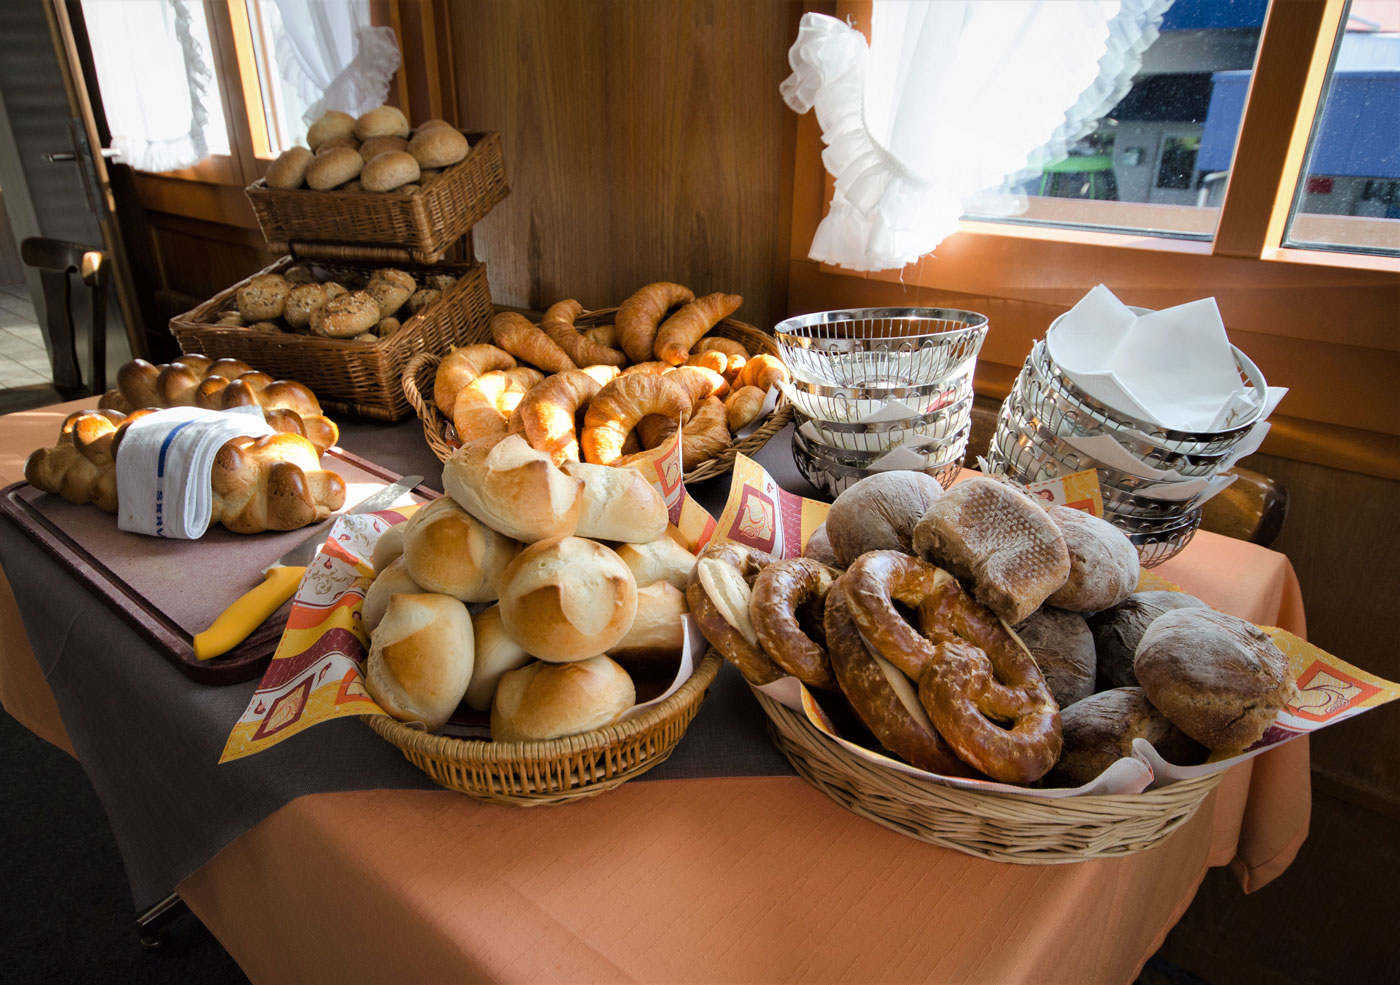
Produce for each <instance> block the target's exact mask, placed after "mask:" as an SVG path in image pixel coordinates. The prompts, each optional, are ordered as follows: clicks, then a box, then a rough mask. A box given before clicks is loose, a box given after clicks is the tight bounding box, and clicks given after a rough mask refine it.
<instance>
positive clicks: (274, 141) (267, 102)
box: [248, 0, 310, 157]
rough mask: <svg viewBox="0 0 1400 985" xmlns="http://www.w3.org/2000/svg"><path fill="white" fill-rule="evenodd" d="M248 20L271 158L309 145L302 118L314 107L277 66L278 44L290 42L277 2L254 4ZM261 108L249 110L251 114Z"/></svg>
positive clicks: (265, 0)
mask: <svg viewBox="0 0 1400 985" xmlns="http://www.w3.org/2000/svg"><path fill="white" fill-rule="evenodd" d="M248 19H249V22H250V24H251V26H252V35H253V54H254V57H255V58H256V60H257V64H258V84H259V88H260V89H261V90H262V107H261V109H262V113H263V118H264V119H265V120H266V122H267V142H268V146H269V149H270V151H271V156H273V157H276V156H277V155H278V154H281V153H282V152H283V151H284V150H286V149H287V148H289V147H295V146H296V145H297V144H305V143H306V126H307V125H306V122H305V121H304V120H303V119H302V114H303V113H305V112H306V110H307V108H308V107H309V106H310V103H309V102H308V101H307V100H306V99H305V98H303V96H302V94H301V93H300V92H299V91H298V89H297V86H296V85H294V84H292V83H291V82H289V81H287V79H286V78H284V76H283V73H282V72H281V71H280V70H279V68H278V64H277V41H278V39H279V38H282V39H283V43H288V41H287V40H286V30H285V29H284V28H283V26H282V14H281V12H280V11H279V10H278V9H277V3H276V0H250V2H249V4H248ZM258 108H259V107H256V106H249V107H248V111H249V112H250V113H253V112H257V111H258Z"/></svg>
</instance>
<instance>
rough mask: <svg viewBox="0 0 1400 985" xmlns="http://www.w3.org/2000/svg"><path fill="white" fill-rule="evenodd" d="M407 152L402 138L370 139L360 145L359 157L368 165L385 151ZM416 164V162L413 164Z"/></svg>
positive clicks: (405, 143) (406, 146)
mask: <svg viewBox="0 0 1400 985" xmlns="http://www.w3.org/2000/svg"><path fill="white" fill-rule="evenodd" d="M391 150H394V151H407V150H408V141H407V140H404V139H403V138H402V137H393V136H389V137H370V138H369V139H368V140H366V141H365V142H364V143H363V144H361V145H360V156H361V157H363V158H364V159H365V163H366V164H368V163H369V162H370V161H372V160H374V159H375V158H376V157H378V156H379V155H380V154H383V153H384V152H385V151H391ZM415 163H416V162H415Z"/></svg>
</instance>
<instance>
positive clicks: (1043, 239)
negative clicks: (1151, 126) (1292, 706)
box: [788, 0, 1400, 479]
mask: <svg viewBox="0 0 1400 985" xmlns="http://www.w3.org/2000/svg"><path fill="white" fill-rule="evenodd" d="M1345 8H1346V2H1345V0H1274V2H1273V3H1272V4H1271V5H1270V7H1269V11H1268V14H1267V16H1266V20H1265V23H1264V29H1263V32H1262V35H1261V37H1260V43H1259V51H1258V56H1257V58H1256V62H1255V69H1254V74H1253V77H1252V79H1251V85H1250V91H1249V95H1248V98H1247V101H1246V104H1245V111H1244V117H1243V119H1242V121H1241V125H1240V133H1239V137H1238V139H1237V142H1236V150H1235V155H1234V158H1235V159H1234V162H1233V163H1232V166H1231V174H1230V179H1229V184H1228V185H1227V188H1226V192H1225V199H1224V202H1223V203H1222V205H1221V209H1220V218H1219V222H1218V224H1217V226H1216V230H1215V234H1214V236H1213V237H1212V238H1211V239H1210V240H1209V241H1205V240H1201V239H1180V238H1172V237H1170V236H1155V235H1153V236H1149V235H1145V234H1142V233H1135V232H1126V231H1125V232H1109V231H1096V230H1086V229H1071V228H1064V227H1059V226H1037V225H1030V224H1012V223H997V222H983V221H971V220H964V221H963V222H961V223H960V224H959V231H958V232H956V233H954V234H953V235H951V236H949V237H948V238H947V239H946V240H944V242H943V243H942V244H941V245H940V246H939V247H938V249H937V250H936V251H935V253H934V254H931V255H929V256H926V257H923V258H921V259H919V260H918V261H916V262H914V263H912V264H909V265H908V266H906V267H904V268H903V269H902V270H895V271H881V272H873V273H866V274H861V273H855V272H852V271H849V270H845V269H843V268H840V267H835V266H831V265H828V264H822V263H817V262H815V261H813V260H810V259H809V258H807V256H806V250H807V248H808V244H810V243H811V242H812V238H813V235H814V234H815V232H816V228H817V225H818V223H819V222H820V221H821V218H822V216H823V215H824V213H825V211H826V209H827V207H828V206H829V203H830V201H831V195H832V190H833V187H834V181H833V180H832V179H831V177H830V176H829V175H827V174H826V173H825V171H824V170H823V167H822V163H821V148H822V142H821V134H820V130H819V128H818V126H817V123H816V121H815V118H814V114H811V113H808V114H805V115H803V116H802V117H800V118H799V120H798V127H797V140H796V147H795V159H794V167H793V211H792V238H791V243H792V247H791V252H790V256H789V278H788V280H789V305H790V307H791V309H792V310H794V311H811V310H819V309H822V308H838V307H845V306H851V305H855V304H861V305H891V306H894V305H909V304H934V303H946V304H953V305H956V304H958V303H962V305H963V306H964V307H974V306H976V305H977V304H979V303H980V304H981V305H982V307H980V308H979V309H978V310H988V309H991V310H988V314H990V315H991V316H992V324H993V331H992V333H991V334H990V335H989V337H988V340H987V344H986V346H984V349H983V353H982V357H981V359H980V360H979V367H978V374H977V389H978V391H979V392H980V393H983V394H986V395H988V396H992V397H995V398H997V399H1001V398H1003V397H1004V396H1005V395H1006V393H1007V392H1008V391H1009V388H1010V385H1011V383H1012V381H1013V380H1014V378H1015V375H1016V373H1017V372H1018V371H1019V369H1020V366H1021V363H1022V361H1023V360H1024V357H1025V354H1026V352H1028V351H1029V348H1030V345H1031V343H1032V342H1033V341H1034V340H1035V339H1037V338H1040V337H1042V336H1043V335H1044V330H1045V328H1046V326H1047V325H1048V324H1049V321H1050V319H1051V318H1053V316H1054V314H1056V313H1058V312H1059V311H1063V310H1065V309H1067V308H1068V307H1069V306H1071V305H1073V304H1074V303H1075V301H1077V300H1078V299H1079V298H1080V297H1082V296H1083V295H1084V293H1085V292H1086V291H1088V290H1089V289H1090V288H1092V287H1093V286H1094V285H1095V284H1098V283H1106V284H1108V285H1109V286H1111V287H1113V288H1114V289H1115V290H1116V291H1118V293H1120V295H1122V296H1124V298H1125V300H1128V301H1129V302H1131V303H1135V304H1142V305H1145V306H1149V307H1165V306H1168V305H1172V304H1179V303H1182V302H1185V301H1189V300H1193V299H1195V298H1199V297H1203V296H1215V297H1216V298H1217V300H1218V302H1219V304H1220V308H1221V312H1222V315H1223V316H1224V318H1225V323H1226V325H1227V327H1228V328H1229V330H1230V334H1231V338H1232V340H1233V341H1234V342H1235V343H1236V344H1237V345H1239V346H1240V348H1242V349H1244V350H1245V351H1246V352H1249V353H1250V355H1251V356H1252V357H1253V358H1254V359H1255V360H1256V362H1258V363H1259V364H1260V365H1261V367H1262V368H1263V369H1264V371H1265V373H1266V375H1268V376H1269V378H1270V379H1274V380H1276V381H1283V380H1287V381H1288V382H1289V384H1290V385H1291V386H1292V392H1291V393H1290V395H1289V396H1288V398H1286V400H1285V402H1284V404H1283V406H1282V408H1281V411H1282V414H1276V415H1275V418H1274V421H1275V423H1274V427H1273V430H1272V432H1271V434H1270V436H1269V439H1268V440H1267V441H1266V443H1265V446H1264V449H1263V450H1264V451H1265V452H1266V453H1270V454H1278V455H1283V456H1285V457H1290V458H1296V459H1299V460H1303V461H1311V462H1316V463H1319V464H1324V465H1330V466H1334V467H1340V468H1346V469H1351V470H1354V471H1359V472H1365V473H1368V474H1373V475H1382V476H1386V477H1388V478H1392V479H1400V428H1398V427H1397V422H1396V420H1395V417H1394V415H1393V414H1392V413H1390V412H1389V410H1388V404H1389V401H1388V400H1387V399H1385V395H1387V394H1388V393H1389V391H1390V390H1391V389H1392V388H1393V386H1394V384H1395V382H1396V381H1397V380H1400V333H1397V331H1396V329H1397V327H1400V324H1397V322H1400V319H1397V316H1396V314H1395V312H1397V311H1400V259H1397V258H1394V257H1382V256H1374V255H1368V254H1356V253H1345V252H1333V251H1323V250H1304V249H1295V248H1286V247H1284V246H1282V240H1283V237H1284V234H1285V232H1286V230H1287V224H1288V216H1289V212H1290V210H1291V207H1292V203H1293V198H1294V191H1295V190H1296V185H1297V182H1298V180H1299V175H1300V172H1301V170H1302V165H1303V161H1304V159H1305V155H1306V152H1307V145H1308V139H1309V136H1310V134H1311V130H1312V122H1313V118H1314V115H1315V114H1316V112H1317V111H1318V103H1319V98H1320V95H1321V93H1322V89H1323V84H1324V82H1325V80H1326V74H1327V69H1328V67H1329V65H1330V63H1331V54H1332V48H1333V45H1334V43H1335V39H1336V35H1337V32H1338V30H1339V29H1340V27H1341V18H1342V14H1343V12H1344V10H1345ZM813 9H818V10H822V12H826V13H833V12H834V14H835V16H837V17H839V18H841V19H844V20H847V22H848V23H852V24H854V25H855V26H856V27H857V28H860V29H864V30H867V31H868V29H869V24H870V13H871V3H870V0H863V2H856V0H841V2H838V3H836V4H835V5H834V9H833V5H832V4H829V3H828V4H825V5H820V6H815V7H814V8H813ZM1300 310H1307V311H1310V312H1311V315H1310V316H1308V317H1300V316H1299V311H1300Z"/></svg>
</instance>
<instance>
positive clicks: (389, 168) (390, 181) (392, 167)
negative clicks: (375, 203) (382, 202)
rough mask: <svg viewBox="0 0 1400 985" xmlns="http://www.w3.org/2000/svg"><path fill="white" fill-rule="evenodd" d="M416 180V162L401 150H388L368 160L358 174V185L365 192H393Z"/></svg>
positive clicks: (411, 156)
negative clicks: (360, 185)
mask: <svg viewBox="0 0 1400 985" xmlns="http://www.w3.org/2000/svg"><path fill="white" fill-rule="evenodd" d="M417 180H418V162H417V161H415V160H414V159H413V155H412V154H409V153H407V152H406V151H401V150H388V151H385V152H384V153H382V154H376V155H375V156H374V157H372V158H370V159H369V160H368V161H367V162H366V163H365V166H364V170H363V171H361V172H360V184H362V185H364V188H365V191H367V192H388V191H393V190H394V189H395V188H398V187H399V186H400V185H406V184H408V183H409V182H411V181H417Z"/></svg>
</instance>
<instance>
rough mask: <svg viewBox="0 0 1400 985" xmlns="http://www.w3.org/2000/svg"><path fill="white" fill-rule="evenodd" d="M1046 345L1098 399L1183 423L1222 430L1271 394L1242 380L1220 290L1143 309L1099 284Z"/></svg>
mask: <svg viewBox="0 0 1400 985" xmlns="http://www.w3.org/2000/svg"><path fill="white" fill-rule="evenodd" d="M1045 345H1046V347H1047V348H1048V349H1049V351H1050V357H1051V358H1052V359H1053V360H1054V361H1055V362H1056V363H1057V364H1058V365H1059V367H1060V368H1061V369H1062V370H1064V371H1065V373H1066V374H1068V375H1069V377H1070V379H1072V380H1073V381H1074V382H1075V384H1076V385H1078V386H1079V387H1080V388H1081V389H1083V390H1084V391H1085V392H1087V393H1088V394H1089V395H1090V396H1092V397H1093V398H1094V399H1095V400H1097V401H1099V402H1100V403H1102V404H1104V405H1106V406H1108V407H1111V408H1113V409H1114V410H1118V411H1120V412H1122V413H1125V414H1128V415H1131V416H1133V417H1137V418H1142V419H1144V420H1146V421H1149V422H1152V423H1154V424H1158V425H1161V426H1163V427H1168V428H1173V429H1175V430H1179V431H1198V432H1199V431H1219V430H1221V429H1223V428H1226V427H1228V426H1230V424H1229V422H1230V421H1231V419H1232V418H1233V417H1236V416H1237V415H1239V412H1240V411H1242V410H1247V411H1253V410H1254V409H1255V408H1257V407H1258V402H1259V401H1261V400H1263V399H1264V396H1265V395H1264V394H1261V393H1256V392H1254V390H1253V388H1249V387H1246V386H1245V385H1244V384H1243V383H1242V382H1241V380H1240V374H1239V371H1238V370H1237V369H1236V367H1235V358H1234V352H1233V350H1232V348H1231V346H1230V340H1229V338H1228V337H1226V335H1225V325H1224V323H1223V322H1222V321H1221V319H1220V310H1219V309H1218V308H1217V307H1216V305H1215V299H1214V298H1203V299H1201V300H1199V301H1191V302H1188V303H1186V304H1180V305H1177V306H1176V307H1174V308H1163V309H1162V310H1161V311H1150V312H1146V313H1143V314H1139V313H1137V312H1135V311H1134V310H1133V309H1131V308H1129V307H1128V306H1127V305H1125V304H1124V303H1123V302H1122V301H1119V300H1118V299H1117V298H1116V297H1114V296H1113V292H1112V291H1110V290H1109V289H1108V288H1106V287H1104V286H1103V285H1102V284H1100V285H1099V286H1097V287H1095V288H1094V289H1093V290H1092V291H1090V292H1089V293H1088V294H1086V295H1085V296H1084V297H1083V298H1082V299H1080V301H1079V303H1078V304H1076V305H1075V306H1074V307H1073V308H1071V309H1070V310H1069V311H1068V312H1066V313H1065V314H1064V315H1063V316H1062V317H1060V318H1059V319H1057V320H1056V322H1055V324H1054V325H1052V326H1051V328H1050V330H1049V331H1048V332H1046V333H1045ZM1278 396H1280V397H1281V396H1282V393H1279V394H1278ZM1273 402H1274V403H1277V400H1274V401H1273Z"/></svg>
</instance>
